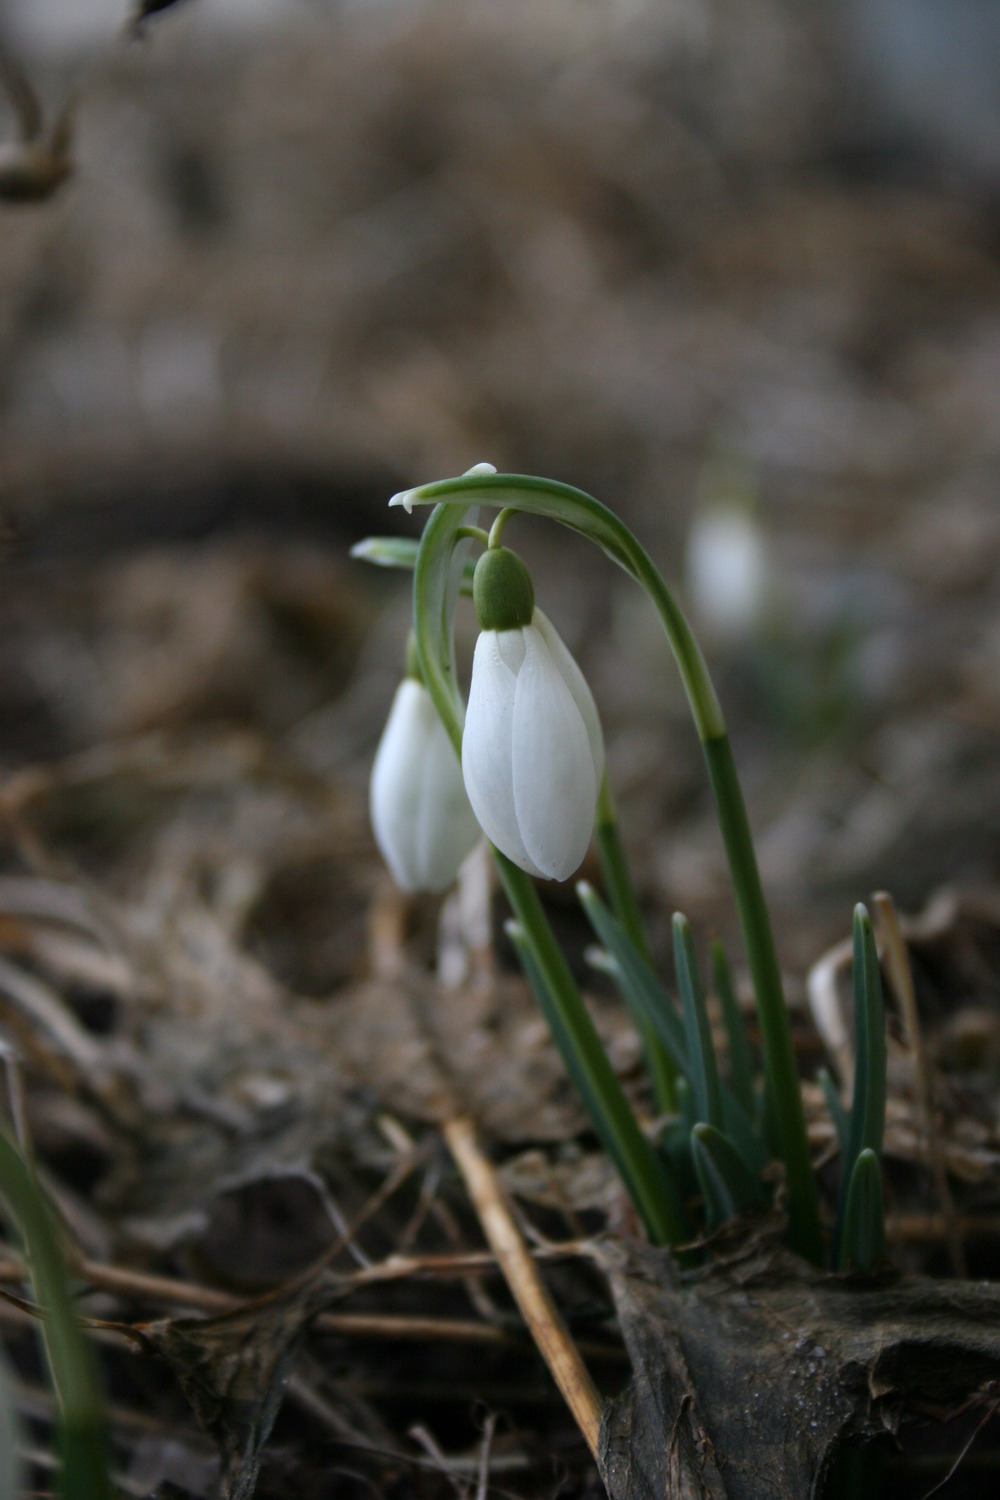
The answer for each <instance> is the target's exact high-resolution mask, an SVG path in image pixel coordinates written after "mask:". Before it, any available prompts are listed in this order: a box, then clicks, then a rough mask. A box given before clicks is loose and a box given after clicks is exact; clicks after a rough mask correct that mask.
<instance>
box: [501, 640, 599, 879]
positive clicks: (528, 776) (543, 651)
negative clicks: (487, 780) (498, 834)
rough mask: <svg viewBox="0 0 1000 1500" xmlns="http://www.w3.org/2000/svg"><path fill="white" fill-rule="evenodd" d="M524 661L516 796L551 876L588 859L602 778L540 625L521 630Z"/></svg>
mask: <svg viewBox="0 0 1000 1500" xmlns="http://www.w3.org/2000/svg"><path fill="white" fill-rule="evenodd" d="M522 633H523V636H524V644H525V656H524V664H523V666H522V667H521V670H520V672H519V673H518V675H517V688H516V692H515V695H514V714H513V762H512V770H513V800H514V807H515V811H516V816H517V826H518V831H519V833H520V836H521V838H522V839H523V841H524V846H525V849H526V851H527V853H528V857H529V859H530V860H531V861H532V862H533V863H534V864H535V865H537V866H538V868H539V869H540V870H541V871H542V873H543V874H544V875H547V876H548V877H549V878H550V879H552V880H566V879H568V877H569V876H570V875H572V873H573V871H574V870H576V869H577V868H578V867H579V865H580V864H581V863H582V861H583V857H584V855H585V854H586V852H587V846H588V844H589V843H590V837H591V834H592V833H593V829H594V813H595V808H596V803H597V779H596V770H595V766H594V759H593V755H592V753H591V747H590V737H589V735H588V733H587V726H586V724H585V723H584V719H583V715H582V714H581V712H580V709H579V707H578V706H577V703H576V701H575V699H574V696H573V694H572V692H571V691H570V688H569V686H568V684H567V682H566V681H565V679H564V677H563V675H562V672H561V670H560V663H559V662H557V660H556V658H555V657H554V656H553V654H552V652H551V651H550V649H549V646H548V643H547V641H546V639H545V636H544V635H543V633H542V632H541V631H539V630H538V628H537V627H536V626H534V625H529V626H527V627H526V628H525V630H524V631H523V632H522Z"/></svg>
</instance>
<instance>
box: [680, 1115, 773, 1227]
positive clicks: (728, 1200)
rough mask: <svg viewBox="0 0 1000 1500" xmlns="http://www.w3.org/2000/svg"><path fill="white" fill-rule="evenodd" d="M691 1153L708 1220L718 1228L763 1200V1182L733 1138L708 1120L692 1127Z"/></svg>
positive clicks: (755, 1206)
mask: <svg viewBox="0 0 1000 1500" xmlns="http://www.w3.org/2000/svg"><path fill="white" fill-rule="evenodd" d="M691 1157H692V1159H693V1161H694V1169H695V1172H696V1173H697V1176H698V1182H699V1184H700V1186H701V1191H702V1197H703V1198H704V1201H705V1222H706V1225H707V1227H708V1229H709V1230H713V1229H718V1227H719V1225H720V1224H725V1223H726V1221H727V1220H728V1219H735V1218H736V1217H737V1216H738V1215H739V1214H742V1213H746V1212H747V1211H748V1210H749V1209H751V1208H758V1207H759V1206H760V1204H761V1203H762V1201H763V1195H762V1193H761V1189H760V1184H759V1183H758V1182H756V1181H755V1180H754V1178H753V1176H752V1175H751V1173H750V1172H748V1170H747V1166H746V1163H745V1162H744V1160H743V1158H742V1156H741V1155H740V1153H739V1152H738V1151H737V1150H736V1147H735V1146H734V1145H733V1143H732V1141H730V1140H729V1139H728V1137H726V1136H725V1135H723V1133H722V1131H721V1130H715V1129H714V1128H713V1127H712V1126H711V1125H708V1124H706V1123H705V1122H704V1121H702V1122H700V1123H699V1124H697V1125H695V1127H694V1129H693V1130H692V1131H691Z"/></svg>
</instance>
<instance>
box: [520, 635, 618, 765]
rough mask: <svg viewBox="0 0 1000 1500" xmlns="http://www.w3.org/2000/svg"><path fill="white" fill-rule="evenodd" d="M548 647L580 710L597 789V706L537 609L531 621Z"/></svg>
mask: <svg viewBox="0 0 1000 1500" xmlns="http://www.w3.org/2000/svg"><path fill="white" fill-rule="evenodd" d="M532 624H533V625H535V626H536V627H537V628H538V630H539V631H540V632H541V635H542V637H543V639H544V641H545V644H546V646H548V648H549V651H550V653H551V655H552V659H553V661H554V662H555V664H556V666H557V667H558V668H559V672H560V675H561V676H562V679H563V681H564V682H565V684H566V686H567V687H568V688H569V690H570V693H571V694H572V696H573V702H574V703H575V704H576V706H577V708H578V709H579V710H580V717H581V718H582V719H583V723H584V727H585V728H586V730H587V738H588V739H589V741H590V754H591V757H592V759H593V762H594V774H595V775H596V777H597V785H598V789H599V788H600V785H601V781H602V779H603V777H604V734H603V732H602V730H601V719H600V715H599V714H598V712H597V704H596V703H595V702H594V696H593V694H592V693H591V691H590V688H589V687H588V686H587V679H586V678H585V677H584V675H583V673H582V672H581V671H580V668H579V667H578V666H577V664H576V660H575V658H574V657H573V656H572V655H571V653H570V652H569V650H568V649H567V647H566V643H565V642H564V641H563V638H562V636H561V635H560V634H559V632H558V630H557V629H556V627H555V626H554V625H553V623H552V621H551V620H550V619H549V617H548V615H546V614H544V613H543V612H542V611H541V610H540V609H536V610H535V618H534V620H533V621H532Z"/></svg>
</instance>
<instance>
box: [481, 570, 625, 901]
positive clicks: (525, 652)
mask: <svg viewBox="0 0 1000 1500" xmlns="http://www.w3.org/2000/svg"><path fill="white" fill-rule="evenodd" d="M473 598H474V602H475V607H476V614H477V617H478V620H479V624H480V627H481V634H480V636H479V639H478V641H477V643H476V651H475V657H474V660H473V666H472V687H471V689H470V693H469V706H468V711H467V713H466V720H465V733H464V736H463V740H462V771H463V774H464V777H465V787H466V791H467V792H468V794H469V801H470V802H471V804H472V808H473V811H474V812H475V814H476V817H477V818H478V819H479V822H480V824H481V826H482V828H483V830H484V832H485V833H486V835H487V837H488V838H490V839H491V840H492V842H493V843H494V844H496V846H497V848H498V849H500V850H501V851H502V852H503V853H504V854H506V855H507V857H508V859H510V860H512V861H513V862H514V864H516V865H519V866H520V868H521V869H522V870H527V871H528V873H529V874H531V875H541V876H545V877H547V878H548V879H550V880H566V879H568V878H569V876H570V875H572V874H573V872H574V870H576V869H577V868H578V866H579V865H580V864H581V862H582V861H583V857H584V855H585V854H586V852H587V846H588V844H589V843H590V838H591V835H592V833H593V830H594V816H595V810H596V806H597V794H598V791H599V789H600V785H601V778H602V776H603V774H604V741H603V738H602V735H601V726H600V721H599V719H598V716H597V709H596V708H595V706H594V700H593V698H592V697H591V694H590V689H589V688H588V687H587V684H586V682H585V681H584V677H583V674H582V672H581V671H580V669H579V667H578V666H577V665H576V662H575V661H574V660H573V658H572V656H571V655H570V653H569V652H568V651H567V649H566V647H565V646H564V645H563V642H562V640H561V639H560V637H559V635H558V633H557V631H556V630H555V628H554V627H553V626H552V624H551V623H550V622H549V620H548V619H546V617H545V615H544V614H542V612H541V610H539V609H536V608H535V602H534V589H533V586H532V582H531V577H530V575H529V573H528V570H527V568H526V567H525V566H524V564H523V562H522V561H521V559H520V558H519V557H518V556H517V555H516V554H515V553H513V552H511V551H509V549H508V548H506V547H491V548H489V550H488V551H486V552H485V553H483V555H482V557H480V559H479V562H478V563H477V565H476V572H475V578H474V582H473Z"/></svg>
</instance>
